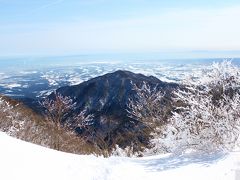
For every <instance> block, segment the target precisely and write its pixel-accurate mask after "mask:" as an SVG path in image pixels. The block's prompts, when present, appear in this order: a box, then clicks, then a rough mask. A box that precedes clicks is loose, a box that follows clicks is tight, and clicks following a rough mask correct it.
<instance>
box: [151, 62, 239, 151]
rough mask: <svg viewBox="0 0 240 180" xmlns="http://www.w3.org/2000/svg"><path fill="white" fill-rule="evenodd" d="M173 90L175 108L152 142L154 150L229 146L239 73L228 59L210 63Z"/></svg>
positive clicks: (235, 136) (235, 132) (234, 134)
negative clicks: (206, 67) (211, 64)
mask: <svg viewBox="0 0 240 180" xmlns="http://www.w3.org/2000/svg"><path fill="white" fill-rule="evenodd" d="M184 85H185V87H186V89H185V90H177V91H176V92H175V98H174V101H175V102H176V104H178V106H176V107H175V109H174V111H173V115H172V117H171V118H170V119H169V123H168V124H167V126H163V127H161V132H164V133H158V134H156V136H155V138H154V139H153V140H152V143H153V144H154V146H155V152H157V151H160V152H161V151H167V152H173V151H175V152H176V151H184V150H185V149H189V148H191V149H194V150H202V151H209V150H216V149H232V148H234V146H236V143H237V142H238V140H239V134H240V132H239V130H240V113H239V112H240V95H239V94H240V74H239V68H238V67H236V66H234V65H233V64H231V62H229V61H224V62H222V63H214V64H213V66H212V67H211V68H209V69H208V70H205V71H204V72H203V73H202V74H201V75H200V76H199V77H194V76H191V77H189V78H188V79H187V80H185V82H184Z"/></svg>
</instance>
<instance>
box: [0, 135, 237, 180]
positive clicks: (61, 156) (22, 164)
mask: <svg viewBox="0 0 240 180" xmlns="http://www.w3.org/2000/svg"><path fill="white" fill-rule="evenodd" d="M0 147H1V149H0V159H1V161H0V170H1V174H0V177H1V179H4V180H8V179H24V180H28V179H29V180H30V179H31V180H32V179H35V180H37V179H41V180H42V179H58V180H62V179H66V180H74V179H78V180H79V179H83V180H85V179H86V180H88V179H89V180H90V179H91V180H93V179H96V180H108V179H109V180H110V179H111V180H118V179H131V180H132V179H138V180H141V179H144V180H145V179H146V178H147V179H148V180H149V179H184V180H188V179H192V178H194V179H195V180H198V179H211V180H214V179H216V180H221V179H226V180H237V179H239V178H240V177H237V175H239V174H240V173H239V171H240V153H239V152H235V153H230V154H228V155H226V154H223V153H215V154H209V155H196V154H195V155H194V154H186V155H182V156H172V155H171V154H167V155H160V156H159V155H158V156H151V157H144V158H124V157H111V158H102V157H95V156H87V155H73V154H68V153H63V152H58V151H55V150H50V149H47V148H43V147H40V146H37V145H33V144H30V143H27V142H23V141H21V140H17V139H14V138H12V137H9V136H7V135H6V134H4V133H0ZM237 169H238V170H237Z"/></svg>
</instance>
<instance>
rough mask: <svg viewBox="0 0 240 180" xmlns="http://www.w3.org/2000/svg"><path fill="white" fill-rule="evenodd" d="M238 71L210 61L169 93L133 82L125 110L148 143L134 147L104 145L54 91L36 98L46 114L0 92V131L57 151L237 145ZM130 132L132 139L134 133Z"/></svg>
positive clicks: (129, 151) (207, 148) (71, 105)
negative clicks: (80, 131) (81, 132)
mask: <svg viewBox="0 0 240 180" xmlns="http://www.w3.org/2000/svg"><path fill="white" fill-rule="evenodd" d="M239 70H240V69H239V67H237V66H234V65H233V64H232V63H231V62H229V61H223V62H222V63H215V64H213V65H212V66H210V67H209V68H208V69H204V70H203V71H202V74H200V75H198V76H197V77H195V76H194V75H192V76H190V77H188V78H186V79H185V80H184V81H183V82H182V84H181V85H180V86H179V89H176V90H175V91H173V92H171V95H169V94H168V95H166V94H165V92H161V90H157V88H154V87H149V86H148V85H147V84H145V83H143V86H142V87H137V86H135V87H134V90H135V92H137V93H136V96H135V99H129V103H128V106H127V113H128V116H129V117H130V118H132V119H134V120H135V121H136V123H140V124H142V127H143V128H142V133H143V135H144V136H146V135H147V136H148V137H149V139H150V143H149V146H148V147H141V144H140V146H139V149H138V150H136V148H135V149H134V148H133V147H127V148H126V149H120V148H119V147H118V145H117V144H115V146H116V148H114V147H113V146H111V147H109V146H108V144H107V143H106V141H105V140H104V139H103V137H102V136H100V135H99V134H96V133H95V134H94V132H93V131H94V129H91V128H88V125H89V123H88V122H90V121H91V120H92V118H94V117H93V116H92V115H86V114H85V111H83V112H80V113H79V114H71V113H72V112H77V111H75V108H76V107H75V103H74V102H73V100H72V99H71V98H69V97H64V96H62V95H61V94H58V93H55V94H53V95H54V98H53V99H45V100H44V101H43V102H41V104H42V106H43V107H44V108H45V117H42V116H39V115H36V114H35V113H34V112H32V111H31V110H29V109H28V108H26V107H24V106H23V105H21V104H18V103H17V102H15V101H12V100H9V99H6V98H4V97H0V130H1V131H4V132H7V133H8V134H10V135H12V136H15V137H18V138H20V139H23V140H26V141H30V142H33V143H36V144H40V145H43V146H46V147H50V148H54V149H57V150H61V151H66V152H72V153H88V154H89V153H94V154H98V155H104V156H110V155H125V156H131V155H147V154H159V153H166V152H177V153H178V152H180V153H181V152H184V151H185V150H188V149H191V150H195V151H212V150H220V149H224V150H231V149H233V148H235V147H237V146H239V135H240V73H239V72H240V71H239ZM108 121H109V122H111V120H108ZM73 123H75V124H74V126H73ZM76 127H80V128H84V129H85V131H86V134H87V136H91V135H92V136H94V137H95V138H94V139H95V140H94V141H93V140H90V139H88V137H87V136H86V137H84V136H83V137H81V136H79V135H78V134H77V133H76V132H75V129H74V128H76ZM110 135H111V134H110ZM110 135H109V136H110ZM129 137H131V138H134V134H131V136H129ZM92 139H93V138H92Z"/></svg>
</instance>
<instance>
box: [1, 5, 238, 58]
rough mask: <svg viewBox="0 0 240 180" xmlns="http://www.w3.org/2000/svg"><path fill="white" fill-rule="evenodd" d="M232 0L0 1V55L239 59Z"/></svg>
mask: <svg viewBox="0 0 240 180" xmlns="http://www.w3.org/2000/svg"><path fill="white" fill-rule="evenodd" d="M239 16H240V2H239V1H237V0H229V1H224V0H218V1H217V0H208V1H207V0H203V1H198V2H196V1H194V2H193V1H190V0H183V1H177V0H170V1H162V0H148V1H147V0H139V1H138V0H123V1H121V2H119V1H110V0H89V1H86V0H80V1H78V0H68V1H66V0H54V1H53V0H52V1H51V0H42V1H28V0H22V1H18V0H12V1H9V0H0V56H3V57H5V56H54V55H55V56H56V55H59V56H62V55H82V54H102V53H106V54H111V53H115V54H131V53H135V54H137V53H139V55H141V54H142V53H148V54H157V56H160V55H159V54H161V58H163V59H164V58H165V59H168V58H169V59H175V58H236V57H240V36H239V32H240V25H239V23H238V22H237V17H239Z"/></svg>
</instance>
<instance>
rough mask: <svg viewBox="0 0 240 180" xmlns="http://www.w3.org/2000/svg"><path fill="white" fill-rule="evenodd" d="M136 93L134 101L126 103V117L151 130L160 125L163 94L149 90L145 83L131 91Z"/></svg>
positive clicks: (152, 89) (153, 89) (162, 114)
mask: <svg viewBox="0 0 240 180" xmlns="http://www.w3.org/2000/svg"><path fill="white" fill-rule="evenodd" d="M133 90H134V91H135V92H136V96H135V99H130V100H129V103H128V108H127V111H128V114H129V115H128V116H129V117H130V118H133V119H134V120H136V121H138V122H139V123H141V124H143V125H145V126H146V127H148V128H149V129H151V130H153V129H154V128H156V127H157V126H158V125H159V124H161V123H162V120H163V116H164V115H165V114H164V111H163V109H161V107H162V106H163V102H162V101H163V98H164V94H163V93H162V92H161V91H159V90H157V88H156V87H155V88H151V87H150V85H148V84H146V83H145V82H144V83H143V85H142V86H141V87H140V88H139V87H137V86H136V85H135V86H134V89H133Z"/></svg>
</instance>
